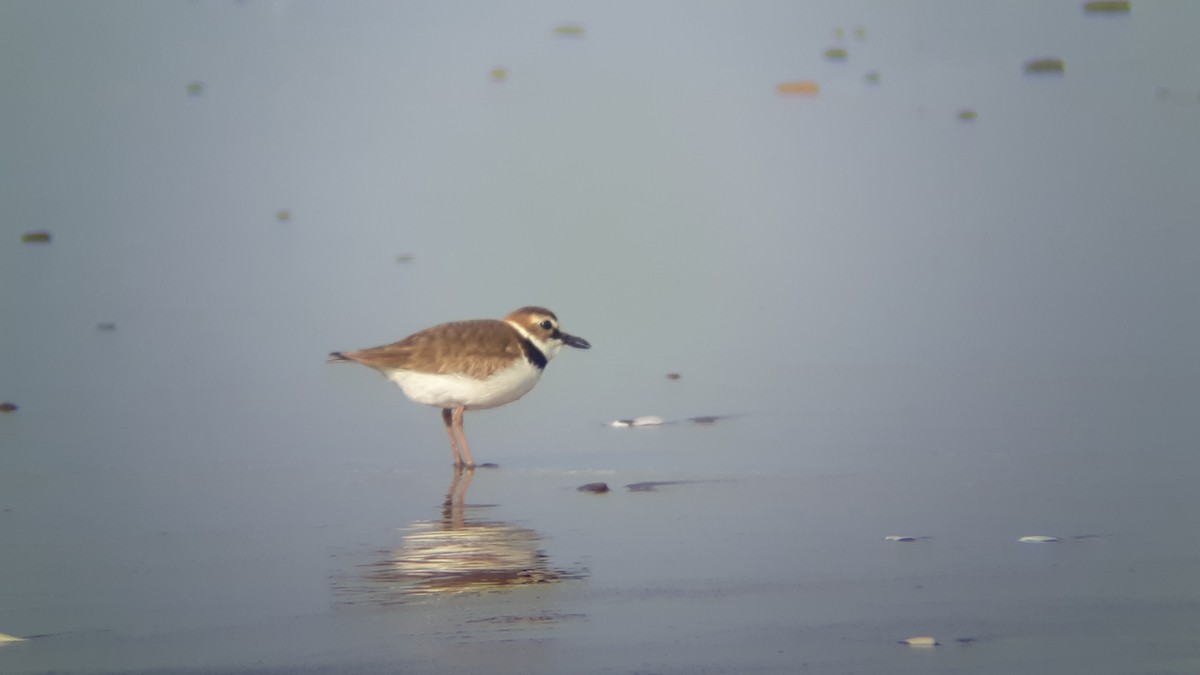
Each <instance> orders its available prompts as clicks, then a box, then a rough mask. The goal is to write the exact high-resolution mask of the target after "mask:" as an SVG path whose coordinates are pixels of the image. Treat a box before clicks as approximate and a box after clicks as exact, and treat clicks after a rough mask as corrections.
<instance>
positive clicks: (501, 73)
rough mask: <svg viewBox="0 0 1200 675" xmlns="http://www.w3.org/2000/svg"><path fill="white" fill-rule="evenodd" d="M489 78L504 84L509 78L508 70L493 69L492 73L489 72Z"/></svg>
mask: <svg viewBox="0 0 1200 675" xmlns="http://www.w3.org/2000/svg"><path fill="white" fill-rule="evenodd" d="M488 76H489V77H491V78H492V79H493V80H495V81H496V82H503V81H504V80H505V78H507V77H508V69H506V68H492V70H491V71H490V72H488Z"/></svg>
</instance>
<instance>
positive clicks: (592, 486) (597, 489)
mask: <svg viewBox="0 0 1200 675" xmlns="http://www.w3.org/2000/svg"><path fill="white" fill-rule="evenodd" d="M575 489H576V490H579V491H580V492H593V493H595V494H598V495H599V494H604V493H605V492H608V483H588V484H587V485H580V486H579V487H577V488H575Z"/></svg>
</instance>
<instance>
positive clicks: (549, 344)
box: [504, 321, 563, 361]
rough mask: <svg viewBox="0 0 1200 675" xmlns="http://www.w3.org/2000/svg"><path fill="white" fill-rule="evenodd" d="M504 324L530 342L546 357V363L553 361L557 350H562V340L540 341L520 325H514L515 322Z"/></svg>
mask: <svg viewBox="0 0 1200 675" xmlns="http://www.w3.org/2000/svg"><path fill="white" fill-rule="evenodd" d="M504 323H506V324H508V325H510V326H512V327H513V328H515V329H516V331H517V332H518V333H520V334H521V337H523V338H525V339H527V340H529V341H530V342H532V343H533V345H534V346H535V347H537V348H538V349H539V350H540V351H541V352H542V353H543V354H545V355H546V360H547V361H550V360H551V359H553V358H554V357H555V356H556V355H557V354H558V350H560V349H562V346H563V343H562V340H548V341H547V340H540V339H538V337H537V336H536V335H531V334H530V333H529V331H527V330H525V328H524V327H523V326H521V324H519V323H516V322H515V321H505V322H504Z"/></svg>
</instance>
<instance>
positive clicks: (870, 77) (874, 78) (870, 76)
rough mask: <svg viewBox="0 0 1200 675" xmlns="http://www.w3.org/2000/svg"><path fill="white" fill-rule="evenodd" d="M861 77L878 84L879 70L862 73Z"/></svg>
mask: <svg viewBox="0 0 1200 675" xmlns="http://www.w3.org/2000/svg"><path fill="white" fill-rule="evenodd" d="M863 78H864V79H866V81H867V82H870V83H871V84H879V71H878V70H872V71H871V72H869V73H867V74H866V75H863Z"/></svg>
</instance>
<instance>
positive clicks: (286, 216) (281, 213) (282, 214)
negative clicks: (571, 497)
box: [275, 209, 292, 222]
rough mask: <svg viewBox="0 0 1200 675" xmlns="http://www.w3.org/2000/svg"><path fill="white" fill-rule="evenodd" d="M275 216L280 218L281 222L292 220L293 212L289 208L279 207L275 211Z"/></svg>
mask: <svg viewBox="0 0 1200 675" xmlns="http://www.w3.org/2000/svg"><path fill="white" fill-rule="evenodd" d="M275 218H276V219H277V220H279V221H280V222H284V221H288V220H291V219H292V212H291V211H289V210H288V209H279V210H278V211H276V212H275Z"/></svg>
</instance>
